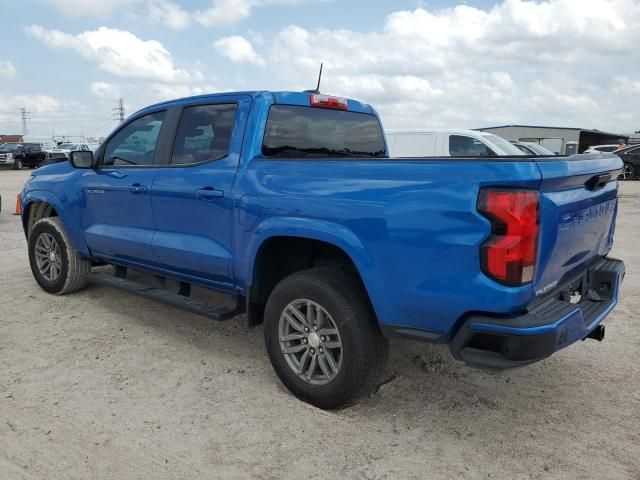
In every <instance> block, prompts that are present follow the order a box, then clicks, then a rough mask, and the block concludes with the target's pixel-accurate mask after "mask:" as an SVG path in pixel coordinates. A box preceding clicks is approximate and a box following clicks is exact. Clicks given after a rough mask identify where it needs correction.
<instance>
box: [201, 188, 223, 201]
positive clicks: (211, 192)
mask: <svg viewBox="0 0 640 480" xmlns="http://www.w3.org/2000/svg"><path fill="white" fill-rule="evenodd" d="M196 196H198V197H199V198H201V199H203V200H207V201H209V200H215V199H216V198H222V197H224V192H223V191H222V190H218V189H216V188H213V187H204V188H200V189H198V190H196Z"/></svg>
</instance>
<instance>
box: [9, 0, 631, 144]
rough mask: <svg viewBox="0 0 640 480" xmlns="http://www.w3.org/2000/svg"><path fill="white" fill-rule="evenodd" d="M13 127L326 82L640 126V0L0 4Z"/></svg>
mask: <svg viewBox="0 0 640 480" xmlns="http://www.w3.org/2000/svg"><path fill="white" fill-rule="evenodd" d="M0 7H1V11H2V45H3V47H4V48H2V49H0V133H21V131H22V127H21V123H20V107H25V108H27V110H28V111H30V112H31V114H30V116H31V117H32V118H31V119H30V120H29V130H30V133H31V134H35V135H51V134H52V133H53V132H54V131H55V133H56V134H66V133H70V134H72V135H79V134H85V135H105V134H107V133H108V132H109V131H110V130H111V129H113V128H114V127H115V126H116V122H115V120H113V115H112V114H113V112H112V108H114V107H115V106H116V103H117V99H118V98H119V97H123V98H124V101H125V106H126V110H127V114H130V113H133V112H134V111H135V110H136V109H138V108H141V107H143V106H145V105H147V104H149V103H153V102H157V101H160V100H165V99H171V98H177V97H181V96H187V95H193V94H197V93H202V92H220V91H233V90H250V89H259V90H264V89H269V90H301V89H308V88H312V87H314V86H315V82H316V76H317V70H318V67H319V63H320V62H321V61H323V62H324V63H325V72H324V75H323V82H322V87H321V90H322V91H323V92H326V93H331V94H336V95H342V96H348V97H352V98H357V99H359V100H362V101H365V102H368V103H371V104H372V105H373V106H374V107H376V108H377V109H378V111H379V112H380V114H381V115H382V120H383V123H384V125H385V127H389V128H391V127H394V128H403V127H414V128H420V127H425V128H427V127H451V128H476V127H485V126H492V125H502V124H510V123H522V124H540V125H552V126H557V125H559V126H579V127H585V128H598V129H601V130H607V131H613V132H620V133H625V132H632V131H635V130H640V118H639V117H638V112H639V111H640V47H639V46H640V0H549V1H543V2H541V1H523V0H505V1H501V2H495V1H466V2H463V1H444V0H433V1H416V0H395V1H387V0H384V1H383V0H192V1H188V2H172V1H171V0H48V1H47V0H41V1H35V0H23V1H14V0H0Z"/></svg>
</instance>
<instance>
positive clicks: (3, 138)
mask: <svg viewBox="0 0 640 480" xmlns="http://www.w3.org/2000/svg"><path fill="white" fill-rule="evenodd" d="M21 141H22V135H0V145H2V144H3V143H9V142H21Z"/></svg>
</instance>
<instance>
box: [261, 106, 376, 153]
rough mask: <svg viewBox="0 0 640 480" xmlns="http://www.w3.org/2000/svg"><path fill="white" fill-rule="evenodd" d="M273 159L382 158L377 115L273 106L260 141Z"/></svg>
mask: <svg viewBox="0 0 640 480" xmlns="http://www.w3.org/2000/svg"><path fill="white" fill-rule="evenodd" d="M262 153H263V154H264V155H265V156H267V157H272V158H296V157H309V158H318V157H360V158H362V157H365V158H366V157H384V156H385V148H384V137H383V134H382V128H381V127H380V122H379V121H378V118H377V117H375V116H374V115H369V114H365V113H355V112H347V111H343V110H328V109H321V108H313V107H300V106H293V105H272V106H271V109H270V110H269V117H268V118H267V127H266V130H265V134H264V140H263V143H262Z"/></svg>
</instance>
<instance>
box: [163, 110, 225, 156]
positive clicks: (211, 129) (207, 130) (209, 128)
mask: <svg viewBox="0 0 640 480" xmlns="http://www.w3.org/2000/svg"><path fill="white" fill-rule="evenodd" d="M236 109H237V105H236V104H235V103H233V104H217V105H199V106H197V107H187V108H185V109H184V110H183V112H182V117H181V118H180V125H179V126H178V133H177V134H176V140H175V143H174V145H173V154H172V156H171V163H172V164H174V165H189V164H194V163H201V162H206V161H209V160H215V159H218V158H222V157H224V156H225V155H227V153H229V144H230V143H231V134H232V132H233V122H234V120H235V118H236Z"/></svg>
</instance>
